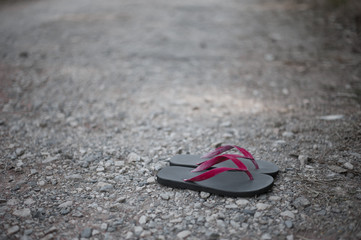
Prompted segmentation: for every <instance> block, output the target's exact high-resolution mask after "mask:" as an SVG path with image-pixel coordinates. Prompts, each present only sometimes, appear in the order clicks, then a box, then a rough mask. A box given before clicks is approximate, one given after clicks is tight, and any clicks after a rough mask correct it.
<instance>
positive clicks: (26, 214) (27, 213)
mask: <svg viewBox="0 0 361 240" xmlns="http://www.w3.org/2000/svg"><path fill="white" fill-rule="evenodd" d="M13 214H14V215H15V216H17V217H23V218H26V217H30V216H31V211H30V209H29V208H24V209H19V210H15V211H14V212H13Z"/></svg>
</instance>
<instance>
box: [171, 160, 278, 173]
mask: <svg viewBox="0 0 361 240" xmlns="http://www.w3.org/2000/svg"><path fill="white" fill-rule="evenodd" d="M239 159H240V160H242V162H243V163H244V165H246V166H247V168H248V169H249V170H250V171H252V172H255V173H256V172H257V173H264V174H268V175H271V176H272V177H275V176H277V174H278V166H277V165H276V164H274V163H271V162H269V161H264V160H256V162H257V164H258V166H259V169H256V168H255V166H254V164H253V163H252V162H251V161H249V160H248V159H242V158H239ZM202 162H204V159H202V158H201V155H189V154H184V155H176V156H174V157H173V158H171V159H170V160H169V163H170V165H171V166H182V167H191V168H196V167H198V166H199V163H202ZM215 166H217V167H230V168H232V167H236V165H235V164H234V163H233V162H232V161H225V162H221V163H218V164H217V165H215Z"/></svg>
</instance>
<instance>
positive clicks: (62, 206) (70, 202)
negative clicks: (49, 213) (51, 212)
mask: <svg viewBox="0 0 361 240" xmlns="http://www.w3.org/2000/svg"><path fill="white" fill-rule="evenodd" d="M72 205H73V201H66V202H63V203H62V204H60V205H59V208H67V207H70V206H72Z"/></svg>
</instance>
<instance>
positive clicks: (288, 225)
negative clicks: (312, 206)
mask: <svg viewBox="0 0 361 240" xmlns="http://www.w3.org/2000/svg"><path fill="white" fill-rule="evenodd" d="M285 225H286V227H287V228H292V227H293V223H292V222H291V221H290V220H286V221H285Z"/></svg>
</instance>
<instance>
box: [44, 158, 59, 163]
mask: <svg viewBox="0 0 361 240" xmlns="http://www.w3.org/2000/svg"><path fill="white" fill-rule="evenodd" d="M58 159H59V156H54V157H47V158H46V159H44V160H43V163H51V162H54V161H56V160H58Z"/></svg>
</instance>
